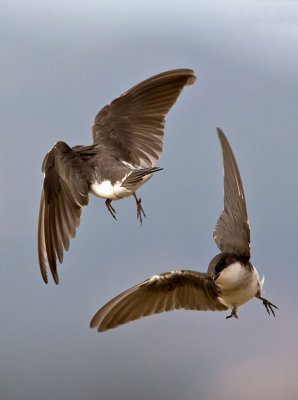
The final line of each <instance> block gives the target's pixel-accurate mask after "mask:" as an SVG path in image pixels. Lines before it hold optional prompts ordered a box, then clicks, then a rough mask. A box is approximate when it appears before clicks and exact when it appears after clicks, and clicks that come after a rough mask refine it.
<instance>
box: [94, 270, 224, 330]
mask: <svg viewBox="0 0 298 400" xmlns="http://www.w3.org/2000/svg"><path fill="white" fill-rule="evenodd" d="M219 297H220V292H219V288H218V286H217V285H216V284H215V283H214V282H213V280H212V279H211V278H210V277H209V276H208V275H207V274H204V273H200V272H196V271H185V270H182V271H171V272H166V273H164V274H160V275H156V276H153V277H152V278H150V279H147V280H146V281H144V282H142V283H140V284H138V285H136V286H134V287H132V288H130V289H128V290H126V291H125V292H123V293H121V294H119V295H118V296H116V297H115V298H114V299H112V300H110V301H109V302H108V303H107V304H106V305H104V306H103V307H102V308H101V309H100V310H99V311H97V313H96V314H95V315H94V317H93V318H92V321H91V323H90V326H91V327H92V328H95V327H97V330H98V331H99V332H103V331H106V330H108V329H111V328H116V327H117V326H119V325H122V324H126V323H127V322H130V321H134V320H136V319H140V318H143V317H146V316H149V315H152V314H159V313H162V312H165V311H171V310H178V309H180V308H184V309H186V310H204V311H205V310H211V311H223V310H227V309H228V308H227V307H226V306H224V305H223V304H222V303H221V302H220V300H219Z"/></svg>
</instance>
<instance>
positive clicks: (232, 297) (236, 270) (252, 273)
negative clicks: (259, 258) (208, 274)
mask: <svg viewBox="0 0 298 400" xmlns="http://www.w3.org/2000/svg"><path fill="white" fill-rule="evenodd" d="M215 283H216V284H217V285H218V286H219V287H220V290H221V295H220V299H219V300H220V301H221V303H223V304H224V305H226V306H228V307H233V306H234V305H235V306H241V305H242V304H244V303H246V302H247V301H248V300H250V299H252V298H253V297H255V295H256V294H257V293H258V292H259V291H260V290H261V288H262V284H263V280H262V281H261V282H260V278H259V274H258V271H257V270H256V269H255V268H254V267H253V270H251V269H249V268H247V267H244V266H243V265H242V264H241V263H240V262H235V263H233V264H231V265H229V266H228V267H227V268H225V269H223V270H222V271H221V273H220V275H219V277H218V278H217V279H216V281H215Z"/></svg>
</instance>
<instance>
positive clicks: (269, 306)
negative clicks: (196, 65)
mask: <svg viewBox="0 0 298 400" xmlns="http://www.w3.org/2000/svg"><path fill="white" fill-rule="evenodd" d="M259 299H260V300H262V302H263V304H264V306H265V308H266V311H267V313H268V315H270V311H271V313H272V315H273V316H274V317H275V311H274V309H273V307H274V308H276V309H277V310H278V307H277V306H275V305H274V304H272V303H270V301H268V300H267V299H264V298H263V297H259Z"/></svg>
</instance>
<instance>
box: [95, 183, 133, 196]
mask: <svg viewBox="0 0 298 400" xmlns="http://www.w3.org/2000/svg"><path fill="white" fill-rule="evenodd" d="M121 185H122V181H118V182H116V183H115V184H113V185H112V183H111V181H109V180H105V181H102V182H100V183H99V182H94V183H92V184H91V193H92V194H94V195H95V196H98V197H102V198H103V199H109V200H120V199H123V197H128V196H130V195H131V193H132V192H131V191H130V190H128V189H126V188H124V187H123V186H121Z"/></svg>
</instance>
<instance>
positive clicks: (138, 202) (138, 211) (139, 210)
mask: <svg viewBox="0 0 298 400" xmlns="http://www.w3.org/2000/svg"><path fill="white" fill-rule="evenodd" d="M133 197H134V198H135V201H136V203H137V219H139V220H140V223H141V225H142V222H143V219H142V214H143V216H144V217H145V218H146V214H145V211H144V210H143V207H142V206H141V201H142V199H141V198H139V199H138V198H137V196H136V194H135V193H133Z"/></svg>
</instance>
